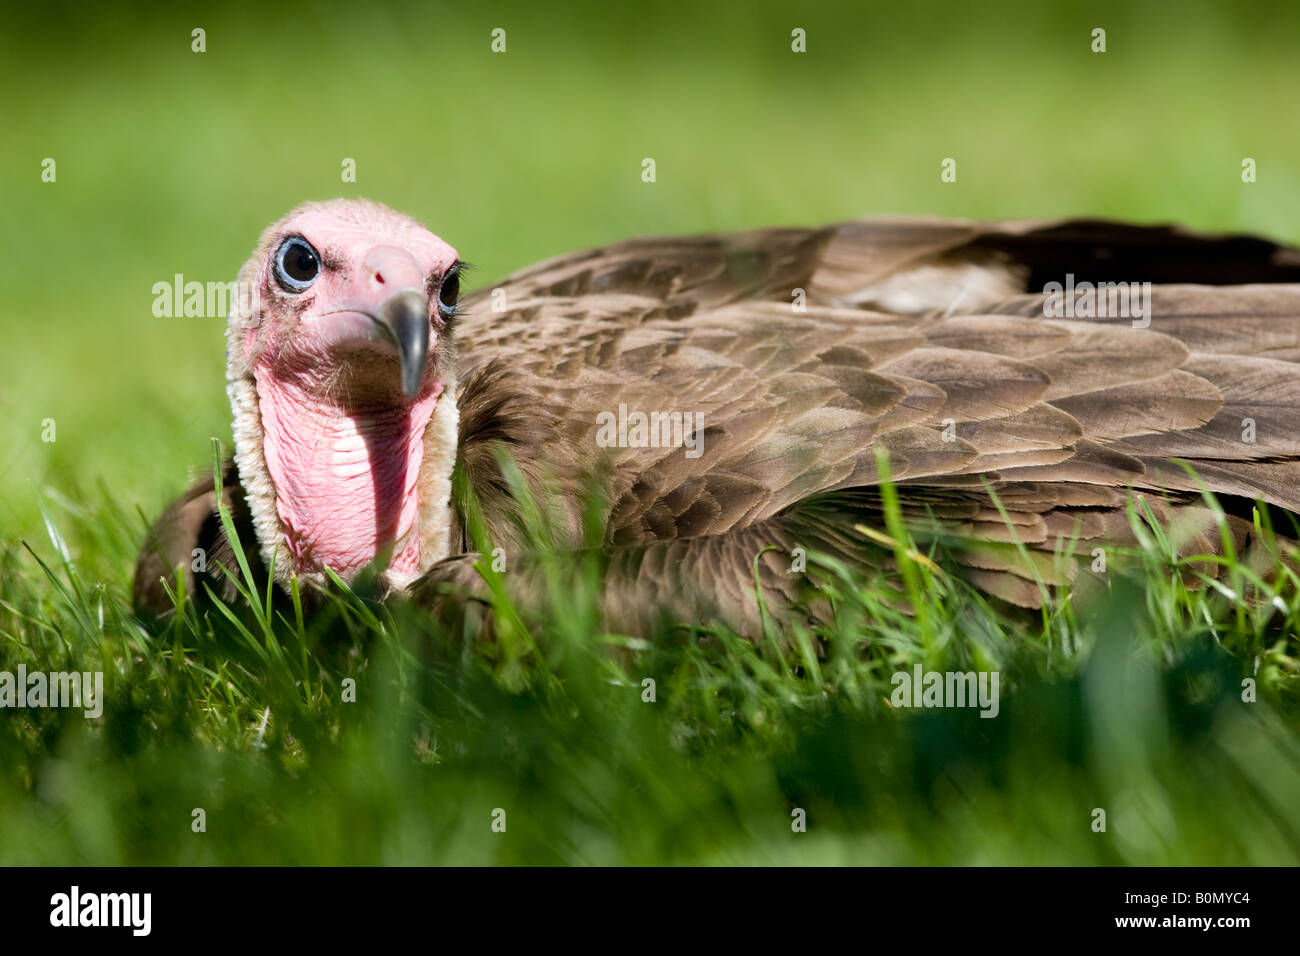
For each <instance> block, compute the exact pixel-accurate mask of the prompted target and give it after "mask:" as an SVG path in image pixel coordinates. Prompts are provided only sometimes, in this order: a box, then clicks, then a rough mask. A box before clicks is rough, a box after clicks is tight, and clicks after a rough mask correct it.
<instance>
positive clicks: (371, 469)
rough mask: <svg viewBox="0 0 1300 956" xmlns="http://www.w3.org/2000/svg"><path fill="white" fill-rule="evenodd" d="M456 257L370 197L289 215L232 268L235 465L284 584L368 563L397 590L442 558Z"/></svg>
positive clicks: (451, 445)
mask: <svg viewBox="0 0 1300 956" xmlns="http://www.w3.org/2000/svg"><path fill="white" fill-rule="evenodd" d="M460 270H461V262H460V260H459V257H458V256H457V254H456V250H455V249H453V248H452V247H451V246H449V245H448V244H447V243H446V242H444V241H443V240H441V239H439V238H438V237H437V236H435V235H434V234H433V233H431V232H429V231H428V230H427V229H425V228H424V227H423V226H421V225H420V224H419V223H417V222H415V221H414V220H413V219H410V218H409V217H407V216H404V215H401V214H399V213H396V212H394V211H392V210H391V209H388V208H387V207H385V206H382V205H379V204H378V203H372V202H367V201H358V200H334V201H330V202H323V203H308V204H306V205H303V206H300V207H298V208H297V209H295V210H293V211H292V212H291V213H289V214H288V215H287V216H285V217H284V218H283V219H281V220H280V221H279V222H277V223H275V224H274V225H272V226H271V227H270V228H269V229H267V230H266V232H264V233H263V234H262V237H261V240H260V242H259V243H258V247H257V251H256V252H255V253H254V254H253V257H252V258H251V259H249V260H248V262H247V263H246V264H245V265H244V267H243V269H242V270H241V272H240V276H239V278H240V287H241V288H242V289H246V290H252V292H253V293H254V294H252V295H249V296H244V297H239V301H238V302H237V304H236V305H235V307H234V308H233V309H232V311H231V314H230V322H229V327H228V330H227V331H228V342H227V373H226V374H227V392H228V394H229V396H230V404H231V408H232V410H233V412H234V439H235V462H236V465H237V467H238V469H239V478H240V482H241V484H242V485H243V488H244V491H245V495H246V497H247V501H248V505H249V510H250V512H251V516H252V520H253V525H254V528H255V529H256V532H257V538H258V541H259V544H260V547H261V552H262V558H263V560H265V561H266V562H267V563H268V567H274V568H275V573H276V577H277V578H278V579H280V580H281V581H282V582H283V581H287V579H288V578H289V577H290V576H291V575H292V574H294V573H296V574H297V575H299V576H300V577H305V578H306V579H308V580H316V581H320V580H321V578H322V577H323V570H324V568H325V567H330V568H332V569H333V570H334V571H335V572H337V573H338V574H339V575H341V576H342V577H344V578H345V579H347V578H349V577H351V576H354V575H355V574H356V573H357V572H358V571H360V570H361V569H362V568H364V567H366V566H367V565H370V564H371V563H372V562H377V563H378V565H379V566H380V567H381V568H382V569H383V579H384V583H386V584H388V585H390V586H392V587H404V586H405V585H406V584H408V583H410V582H411V581H412V580H414V579H415V578H416V577H418V576H419V575H420V574H421V573H422V572H423V571H424V570H426V569H427V568H428V567H429V566H430V565H431V564H432V563H433V562H434V561H436V560H438V559H440V558H443V557H446V556H447V553H448V548H449V531H450V526H451V512H450V494H451V472H452V467H453V465H454V463H455V456H456V435H457V411H456V402H455V392H456V374H455V364H454V352H453V347H452V343H451V336H450V334H449V333H450V326H451V323H452V320H453V318H454V317H455V313H456V301H457V295H458V292H459V273H460Z"/></svg>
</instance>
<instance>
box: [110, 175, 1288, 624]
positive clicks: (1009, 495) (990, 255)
mask: <svg viewBox="0 0 1300 956" xmlns="http://www.w3.org/2000/svg"><path fill="white" fill-rule="evenodd" d="M461 269H462V263H461V260H460V257H459V254H458V253H457V251H456V250H455V249H454V248H452V247H451V246H450V245H448V244H447V243H446V242H445V241H443V240H442V239H440V238H438V237H437V236H435V235H433V234H432V233H431V232H429V231H428V230H427V229H425V228H424V227H423V226H421V225H420V224H419V223H417V222H416V221H414V220H413V219H411V218H409V217H407V216H405V215H402V214H399V213H396V212H394V211H392V210H391V209H388V208H387V207H385V206H382V205H379V204H377V203H373V202H368V201H360V200H334V201H330V202H323V203H309V204H307V205H304V206H301V207H299V208H298V209H295V210H294V211H293V212H291V213H289V215H287V216H286V217H285V218H284V219H282V220H280V221H279V222H277V223H276V224H274V225H272V226H271V227H270V228H269V229H267V230H266V232H265V233H264V234H263V235H262V237H261V241H260V242H259V244H258V247H257V250H256V252H255V253H254V254H253V257H252V258H251V259H250V260H249V261H248V262H247V264H245V266H244V267H243V270H242V271H241V273H240V280H241V282H243V283H246V284H247V285H246V287H247V288H250V289H251V290H253V292H254V293H255V294H254V295H253V296H251V297H248V298H247V299H246V300H245V301H241V302H239V303H238V304H237V305H236V306H235V307H234V308H233V309H232V313H231V315H230V318H229V326H228V336H227V352H228V355H227V392H228V394H229V398H230V404H231V408H232V410H233V414H234V422H233V435H234V456H233V459H231V460H230V461H229V462H227V463H226V464H225V466H224V468H223V473H222V476H221V477H222V481H221V483H220V484H221V489H222V491H221V493H222V496H223V498H224V501H225V503H226V505H227V506H228V507H229V509H230V512H231V515H232V516H233V519H234V527H235V528H236V529H237V530H238V533H239V536H240V538H241V541H242V543H243V546H244V550H245V551H246V552H247V554H248V556H249V559H250V560H251V561H253V562H254V564H255V565H256V568H255V571H260V572H261V573H262V574H265V573H266V572H267V570H268V569H273V571H272V573H273V575H274V577H275V579H276V580H277V582H278V583H279V584H281V585H284V584H285V583H287V582H288V580H289V579H290V577H291V576H293V575H297V577H298V578H299V580H300V581H303V580H306V581H308V582H316V583H323V582H324V581H325V580H326V575H325V572H324V569H325V568H327V567H328V568H330V569H332V571H333V572H335V573H336V574H338V575H339V576H340V577H341V578H343V579H344V580H351V579H353V578H355V577H356V575H357V574H358V573H359V572H361V571H362V570H363V569H366V568H368V567H370V568H371V569H372V573H373V572H377V573H378V574H379V578H378V580H379V582H380V585H381V587H382V588H383V589H385V590H386V591H391V592H404V593H405V594H407V595H408V596H409V597H410V598H411V599H412V600H414V601H416V602H424V603H426V604H428V605H430V606H434V605H440V602H443V601H444V600H445V596H446V595H447V594H449V593H453V594H454V593H457V589H459V590H460V591H462V592H465V593H466V594H467V595H469V596H470V597H472V596H473V594H474V593H475V591H476V588H479V587H481V586H482V580H481V578H480V576H479V571H478V570H477V569H476V568H475V564H474V562H475V559H476V558H477V555H476V554H475V553H474V542H475V540H478V541H479V543H480V545H481V542H482V536H479V537H478V538H477V539H476V538H475V536H474V535H472V534H471V528H470V526H471V524H473V525H474V526H475V527H481V528H482V529H484V531H485V533H486V537H487V539H488V540H489V541H490V543H491V545H492V546H493V551H494V553H499V554H501V555H504V556H505V558H506V562H505V564H506V568H507V571H506V573H505V575H504V578H503V580H504V581H505V583H506V585H507V586H508V587H510V588H513V589H515V590H516V592H517V593H518V594H519V595H520V596H521V597H520V600H521V601H527V600H529V597H528V593H529V587H530V584H529V582H530V579H534V578H536V577H538V575H537V574H535V573H532V572H530V567H532V566H533V564H535V563H536V562H535V560H534V561H533V562H531V563H530V548H531V547H532V546H531V545H530V543H529V540H530V539H529V538H528V537H527V536H526V534H525V532H524V531H523V530H522V528H521V523H520V521H519V520H518V517H519V512H520V502H519V500H517V496H516V494H515V492H514V490H513V489H517V488H518V487H519V481H518V480H516V481H514V482H512V481H510V480H507V474H506V473H507V472H509V473H510V474H517V475H520V476H522V478H523V481H524V482H525V483H526V484H527V487H528V488H529V489H530V490H531V491H532V492H533V493H534V494H535V495H536V496H537V497H538V499H539V500H540V501H541V502H542V507H543V508H544V510H545V512H546V513H547V514H548V515H549V516H550V518H551V521H552V524H553V531H554V534H555V536H556V538H557V539H558V540H557V543H558V545H559V546H560V547H561V548H565V549H575V550H576V549H582V548H588V549H590V548H591V547H592V544H593V537H592V532H591V527H592V521H591V516H590V514H589V513H588V509H590V508H592V507H593V505H592V504H591V503H592V502H597V504H596V505H595V506H594V507H595V508H596V509H597V522H596V523H597V524H598V525H599V528H598V531H597V533H596V536H595V545H596V547H595V550H596V551H597V553H598V554H599V556H600V558H601V560H602V562H603V567H604V575H603V579H602V580H603V584H602V592H601V593H602V599H603V604H602V611H603V614H604V616H605V624H606V627H607V629H608V630H610V631H612V632H616V633H629V634H635V633H645V632H646V631H647V630H648V629H649V627H650V626H652V624H653V623H655V622H656V621H657V620H659V619H661V618H664V617H666V618H668V619H670V620H675V621H678V622H684V623H695V624H706V623H709V622H717V623H722V624H725V625H727V626H729V627H731V628H733V629H735V630H737V631H739V632H741V633H747V634H751V635H752V634H754V633H756V632H758V631H759V629H760V620H761V619H760V616H759V613H760V612H759V607H758V601H757V594H758V589H757V588H756V579H757V583H758V585H759V586H761V589H762V594H763V597H764V600H765V604H766V608H767V610H768V611H769V612H772V613H775V614H777V615H778V616H784V615H795V614H800V615H804V616H805V619H806V616H807V615H812V616H813V617H814V618H815V617H816V616H817V615H818V614H821V613H825V610H826V609H825V608H824V607H821V608H820V610H819V605H818V604H817V602H815V601H814V602H811V603H808V602H805V601H804V600H803V596H804V592H805V589H806V587H807V576H806V575H804V574H799V573H792V570H791V569H792V567H793V566H794V563H793V562H792V559H791V555H792V554H795V553H796V549H802V550H801V552H799V553H802V554H806V555H807V556H808V558H809V562H810V563H809V567H811V566H812V563H811V562H812V560H813V559H815V558H816V556H818V555H821V556H824V557H827V558H832V559H836V560H838V561H840V562H842V563H844V564H846V565H848V566H850V567H860V568H863V569H867V570H868V571H869V573H874V571H872V570H871V569H883V571H884V573H887V572H888V568H889V564H890V560H891V557H892V556H891V553H890V551H889V549H888V548H884V549H882V547H881V545H880V544H879V543H877V542H875V541H872V540H871V539H870V538H869V537H868V536H866V535H864V534H863V533H862V532H861V531H860V530H858V529H857V526H862V525H865V526H867V527H868V528H872V527H875V528H880V527H882V510H881V509H882V504H881V501H882V498H881V472H880V463H881V461H882V460H886V461H887V463H888V469H889V473H890V477H891V478H892V480H893V482H894V483H895V488H896V489H897V494H898V500H899V502H900V507H901V511H902V514H903V516H904V517H905V518H907V519H909V520H916V521H918V522H919V521H921V520H922V519H923V520H924V521H925V522H929V523H930V524H931V525H935V526H938V527H939V528H941V529H943V530H944V531H945V532H949V533H951V535H952V536H954V537H955V538H957V539H960V540H965V541H968V542H969V543H970V546H969V547H968V548H966V549H964V550H961V549H959V552H958V558H957V560H956V567H955V572H956V573H960V574H963V575H965V576H967V577H968V579H969V580H970V581H971V582H972V583H973V584H974V585H975V586H977V587H978V588H980V589H982V590H984V591H986V592H988V593H989V594H991V595H994V596H996V597H999V598H1001V599H1004V600H1006V601H1009V602H1012V603H1013V604H1019V605H1024V606H1033V605H1035V604H1036V603H1038V602H1039V601H1040V600H1041V599H1042V594H1043V590H1042V588H1041V587H1040V584H1039V581H1040V579H1041V577H1042V576H1043V575H1047V576H1049V578H1050V572H1047V571H1045V570H1044V569H1045V568H1047V566H1048V565H1049V564H1051V562H1050V561H1043V562H1038V563H1037V564H1035V562H1034V561H1030V564H1035V566H1034V567H1032V568H1027V567H1025V561H1024V558H1025V557H1026V556H1027V557H1029V558H1033V557H1034V556H1035V555H1037V556H1039V557H1047V558H1051V557H1052V555H1053V554H1059V553H1060V552H1061V551H1062V544H1063V542H1070V543H1072V545H1073V546H1074V547H1076V548H1077V550H1078V551H1079V553H1081V554H1082V555H1084V556H1086V555H1088V554H1089V553H1090V552H1091V551H1092V549H1094V548H1096V547H1104V546H1107V545H1119V546H1124V545H1132V544H1134V543H1135V539H1134V532H1133V529H1132V525H1131V521H1130V514H1129V513H1128V508H1127V504H1128V503H1129V502H1131V501H1134V500H1138V501H1140V502H1142V503H1144V504H1145V508H1143V509H1142V510H1143V511H1144V513H1149V514H1151V515H1154V516H1156V520H1158V521H1159V522H1161V523H1162V524H1163V525H1165V526H1166V527H1167V528H1168V529H1171V537H1172V536H1173V530H1176V532H1177V533H1176V539H1177V541H1178V547H1179V548H1180V549H1181V550H1182V552H1183V553H1185V554H1201V553H1212V552H1216V551H1221V550H1223V548H1224V547H1225V541H1227V540H1232V541H1233V543H1234V544H1235V546H1236V547H1239V548H1240V547H1243V546H1246V545H1247V544H1248V543H1249V539H1250V537H1251V534H1252V526H1251V523H1250V520H1249V518H1250V515H1251V508H1252V506H1253V504H1254V502H1255V501H1256V499H1260V500H1263V501H1264V502H1266V503H1268V504H1269V505H1271V506H1276V507H1278V508H1281V509H1286V510H1289V511H1292V512H1300V284H1297V283H1300V251H1298V250H1296V249H1294V248H1289V247H1285V246H1280V245H1278V244H1275V243H1273V242H1269V241H1266V240H1263V239H1257V238H1250V237H1243V236H1209V235H1200V234H1196V233H1192V232H1188V231H1184V230H1182V229H1178V228H1169V227H1148V226H1131V225H1122V224H1116V223H1111V222H1102V221H1088V220H1077V221H1057V222H1031V221H1015V222H993V223H977V222H966V221H949V220H926V219H891V220H867V221H859V222H849V223H846V224H842V225H835V226H828V227H825V228H815V229H765V230H759V231H754V232H743V233H737V234H732V235H723V236H707V237H697V238H670V239H633V240H630V241H626V242H620V243H617V244H615V245H611V246H607V247H605V248H601V249H596V250H592V251H588V252H580V253H576V254H571V255H563V256H559V257H557V258H553V259H549V260H547V261H545V262H542V263H540V264H538V265H535V266H532V267H531V268H527V269H524V270H523V271H520V272H517V273H515V274H514V275H511V276H509V277H508V278H506V279H503V280H501V281H500V282H498V283H496V284H495V285H492V286H490V287H487V288H484V289H481V290H479V291H478V292H477V293H476V294H474V295H471V296H467V297H465V298H461V297H460V296H459V282H460V273H461ZM1143 283H1150V284H1151V285H1149V286H1144V285H1143ZM1126 292H1127V293H1128V294H1127V295H1125V294H1124V293H1126ZM502 450H504V452H506V453H508V458H506V457H503V456H502V454H501V452H502ZM882 451H883V452H884V453H885V456H886V457H885V458H883V459H882V458H881V457H880V452H882ZM509 460H513V462H514V468H511V467H510V466H509V465H508V464H503V462H508V461H509ZM1186 465H1190V466H1191V468H1192V469H1193V470H1194V474H1192V473H1191V472H1189V470H1188V468H1187V467H1186ZM516 468H517V471H515V470H514V469H516ZM454 473H455V475H456V481H458V482H459V481H463V488H462V486H460V485H457V489H458V490H457V491H456V492H455V493H453V484H454V482H453V474H454ZM1202 487H1203V488H1205V489H1208V490H1210V491H1212V492H1214V493H1215V495H1216V496H1217V497H1218V500H1219V501H1220V502H1221V503H1222V507H1223V509H1224V511H1225V512H1227V518H1226V522H1222V521H1220V522H1216V518H1215V512H1214V511H1212V510H1211V509H1210V508H1208V507H1207V506H1206V503H1205V500H1204V499H1203V498H1202V495H1201V491H1202ZM471 500H472V501H473V502H474V507H475V515H476V517H475V519H474V521H470V520H469V519H468V516H467V514H468V513H467V505H466V502H467V501H471ZM216 505H217V492H216V484H215V483H214V481H213V480H212V479H211V478H209V479H208V480H205V481H202V482H200V483H198V484H197V485H195V486H194V487H192V488H191V489H190V490H189V491H188V492H186V493H185V494H184V495H183V496H182V497H181V498H179V499H178V500H177V501H176V502H175V503H174V504H172V505H171V507H170V508H169V509H168V510H167V511H166V512H165V513H164V514H163V516H162V517H161V518H160V519H159V521H158V522H157V524H156V526H155V527H154V529H153V531H152V532H151V534H150V535H149V537H148V539H147V540H146V542H145V544H144V546H143V548H142V551H141V555H140V558H139V563H138V566H137V569H136V581H135V601H136V606H137V609H138V610H139V612H140V613H142V614H148V615H164V614H166V613H167V612H168V611H170V610H171V608H172V601H171V600H170V599H169V597H168V596H167V593H166V589H165V588H164V586H163V584H162V581H161V579H164V578H165V579H168V580H169V581H175V580H176V575H177V574H178V573H183V574H184V577H185V584H186V585H187V587H188V589H189V592H190V593H191V594H196V595H198V596H202V595H203V593H204V592H205V590H206V589H205V587H204V585H206V587H207V588H210V589H211V590H212V592H213V593H216V594H218V595H220V596H223V597H225V598H231V597H233V596H234V591H233V588H232V586H231V580H230V576H231V575H232V574H234V575H237V574H238V571H233V572H232V571H231V570H230V569H232V568H234V567H235V563H234V561H233V560H232V557H231V548H230V543H229V541H228V540H227V539H226V535H225V532H224V531H223V524H222V522H221V521H220V520H219V518H218V517H217V514H216ZM1147 509H1149V511H1147ZM479 516H481V524H479V523H478V522H479ZM1225 526H1226V528H1227V531H1228V532H1229V534H1228V535H1226V536H1225V535H1223V534H1222V532H1223V530H1224V527H1225ZM1008 542H1011V543H1013V544H1014V547H1012V546H1011V545H1008V544H1006V543H1008ZM196 548H199V549H203V552H204V554H205V555H206V556H207V560H206V567H205V569H204V570H202V571H199V572H196V571H194V570H193V567H194V566H195V565H194V563H193V562H192V560H191V556H192V554H194V549H196ZM497 549H500V550H499V551H498V550H497ZM1017 555H1019V557H1017ZM1058 563H1059V562H1058ZM1210 573H1213V570H1212V566H1211V571H1210ZM534 583H535V582H534ZM1048 583H1049V584H1050V583H1051V581H1050V580H1049V581H1048ZM307 590H309V591H310V590H311V589H310V588H308V589H307Z"/></svg>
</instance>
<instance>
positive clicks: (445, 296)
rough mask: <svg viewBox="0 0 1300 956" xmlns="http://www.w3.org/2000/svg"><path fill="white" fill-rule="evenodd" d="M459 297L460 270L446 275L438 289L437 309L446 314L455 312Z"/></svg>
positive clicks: (456, 269) (453, 270) (454, 270)
mask: <svg viewBox="0 0 1300 956" xmlns="http://www.w3.org/2000/svg"><path fill="white" fill-rule="evenodd" d="M459 297H460V269H459V268H455V269H452V270H451V271H450V272H448V273H447V275H446V277H445V278H444V279H443V280H442V285H441V286H440V287H439V288H438V308H439V309H440V310H442V311H443V312H446V313H451V312H455V311H456V299H458V298H459Z"/></svg>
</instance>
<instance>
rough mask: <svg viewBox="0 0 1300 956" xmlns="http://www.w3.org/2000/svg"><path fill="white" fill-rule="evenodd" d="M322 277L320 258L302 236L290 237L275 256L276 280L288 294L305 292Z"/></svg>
mask: <svg viewBox="0 0 1300 956" xmlns="http://www.w3.org/2000/svg"><path fill="white" fill-rule="evenodd" d="M318 275H320V256H319V255H317V253H316V250H315V249H313V248H312V247H311V243H309V242H308V241H307V240H306V239H304V238H302V237H301V236H290V237H289V238H288V239H286V240H285V241H284V244H283V245H281V246H280V251H279V252H277V253H276V254H275V280H276V281H277V282H279V283H280V286H281V287H282V288H283V289H284V290H285V291H286V292H305V291H306V290H307V289H308V288H309V287H310V286H311V284H312V283H313V282H315V281H316V277H317V276H318Z"/></svg>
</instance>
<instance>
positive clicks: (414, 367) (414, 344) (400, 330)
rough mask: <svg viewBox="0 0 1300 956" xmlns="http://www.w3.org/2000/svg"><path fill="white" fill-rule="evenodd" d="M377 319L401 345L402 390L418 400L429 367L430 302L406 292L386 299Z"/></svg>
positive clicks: (422, 296)
mask: <svg viewBox="0 0 1300 956" xmlns="http://www.w3.org/2000/svg"><path fill="white" fill-rule="evenodd" d="M375 318H376V320H377V321H378V322H379V325H380V327H382V328H383V329H384V330H385V332H386V333H387V334H388V337H389V338H391V339H392V341H393V344H394V345H396V346H397V359H398V361H399V362H400V363H401V367H402V391H403V393H405V394H406V396H407V397H408V398H414V397H415V396H416V395H417V394H418V393H419V391H420V385H421V383H422V382H423V381H424V373H425V371H426V370H427V369H428V367H429V302H428V300H427V299H426V298H425V297H424V295H423V294H422V293H420V292H418V291H416V290H415V289H403V290H402V291H400V292H394V293H393V294H392V295H390V296H389V297H388V298H387V299H385V300H384V302H383V304H382V305H381V306H380V307H379V309H378V311H377V312H376V313H375Z"/></svg>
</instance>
